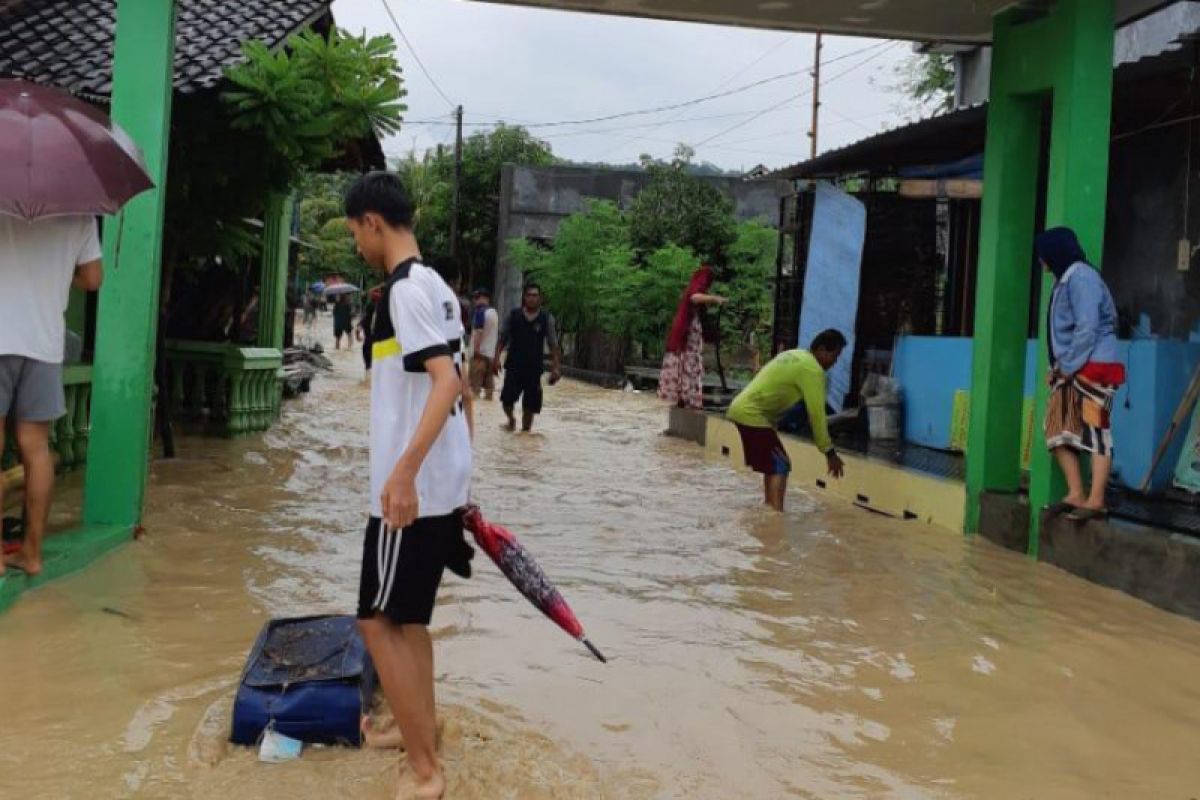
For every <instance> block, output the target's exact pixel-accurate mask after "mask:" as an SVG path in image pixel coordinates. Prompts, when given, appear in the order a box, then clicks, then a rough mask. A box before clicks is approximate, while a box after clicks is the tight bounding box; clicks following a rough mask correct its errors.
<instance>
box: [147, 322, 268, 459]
mask: <svg viewBox="0 0 1200 800" xmlns="http://www.w3.org/2000/svg"><path fill="white" fill-rule="evenodd" d="M167 365H168V369H167V374H168V380H169V382H170V383H169V385H170V392H171V405H172V408H174V409H175V413H176V415H177V416H178V417H179V418H180V419H182V420H183V421H184V422H187V423H191V424H197V425H200V426H202V427H203V428H204V429H205V430H206V431H209V432H212V433H216V434H218V435H221V436H240V435H243V434H247V433H258V432H261V431H265V430H267V429H268V428H270V427H271V425H273V424H274V423H275V420H277V419H278V418H279V410H280V404H281V402H282V397H283V381H282V378H281V376H280V369H281V367H282V366H283V354H282V353H281V352H280V351H278V350H276V349H274V348H270V347H240V346H238V345H234V344H223V343H220V342H194V341H183V340H171V341H168V342H167Z"/></svg>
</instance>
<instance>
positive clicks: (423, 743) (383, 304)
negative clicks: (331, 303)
mask: <svg viewBox="0 0 1200 800" xmlns="http://www.w3.org/2000/svg"><path fill="white" fill-rule="evenodd" d="M345 207H346V208H345V210H346V220H347V224H348V227H349V228H350V231H351V233H352V234H353V235H354V239H355V242H356V244H357V246H358V251H359V253H360V254H361V256H362V257H363V260H365V261H366V262H367V263H368V264H369V265H370V266H371V267H372V268H374V269H376V270H378V271H379V272H381V273H383V274H385V275H386V276H387V277H386V280H385V282H384V288H383V293H382V297H381V298H380V302H379V306H378V308H377V310H376V312H375V313H376V317H375V324H374V337H375V342H374V345H373V348H372V349H373V359H372V361H373V363H372V367H371V372H372V376H371V429H370V442H369V444H370V484H371V491H370V497H371V508H370V516H369V519H368V522H367V530H366V535H365V537H364V542H363V560H362V575H361V578H360V583H359V603H358V619H359V628H360V630H361V631H362V635H363V640H364V641H365V642H366V645H367V648H368V650H369V651H370V653H371V659H372V661H373V662H374V665H375V669H376V671H377V672H378V674H379V678H380V682H381V683H382V685H383V691H384V695H385V696H386V698H387V701H388V705H389V706H390V707H391V709H392V713H393V715H394V716H395V718H396V720H397V722H398V723H399V727H400V731H401V733H402V734H403V738H404V745H405V753H406V757H407V760H408V766H409V768H410V773H411V774H410V776H406V779H407V778H409V777H410V778H411V784H412V785H411V787H410V788H408V794H402V796H405V797H407V796H409V794H411V795H412V796H415V797H420V798H440V797H442V796H443V795H444V794H445V791H446V780H445V777H444V776H443V774H442V766H441V763H440V761H439V758H438V753H437V715H436V707H435V697H434V684H433V674H434V673H433V643H432V640H431V639H430V637H429V629H428V626H429V622H430V620H431V619H432V616H433V607H434V603H435V601H436V599H437V591H438V587H439V585H440V584H441V579H442V574H443V572H444V570H445V568H446V567H449V568H450V569H451V570H452V571H454V572H455V573H457V574H460V575H464V576H469V575H470V571H471V570H470V557H471V555H472V554H473V551H472V550H471V548H470V546H469V545H467V544H466V542H465V541H464V539H463V518H462V513H461V509H463V508H464V507H465V506H466V505H467V494H468V486H469V481H470V476H471V441H470V438H469V434H468V431H467V422H466V415H465V414H463V413H459V410H458V403H459V398H460V396H461V394H462V380H461V378H460V376H459V374H458V371H457V370H456V369H455V366H456V364H455V359H454V353H453V350H452V348H451V346H450V344H448V342H449V341H450V340H451V336H450V335H449V333H450V329H449V323H451V322H456V323H458V324H457V325H456V327H455V330H454V333H455V335H456V337H459V338H461V336H462V326H461V322H459V320H458V309H457V303H456V302H453V301H452V300H450V299H449V298H448V294H449V293H450V290H449V288H448V287H447V286H446V284H445V282H444V281H443V280H442V279H441V278H440V277H439V276H438V274H437V273H436V272H434V271H433V270H432V269H430V268H429V267H427V266H425V264H423V263H422V261H421V251H420V247H419V246H418V244H417V240H416V237H415V236H414V235H413V231H412V225H413V204H412V201H411V200H410V199H409V195H408V193H407V191H405V189H404V184H403V183H402V182H401V181H400V178H399V177H398V176H396V175H394V174H390V173H386V172H373V173H370V174H367V175H364V176H362V177H361V178H359V179H358V180H356V181H355V182H354V184H352V185H351V187H350V188H349V190H348V191H347V192H346V198H345Z"/></svg>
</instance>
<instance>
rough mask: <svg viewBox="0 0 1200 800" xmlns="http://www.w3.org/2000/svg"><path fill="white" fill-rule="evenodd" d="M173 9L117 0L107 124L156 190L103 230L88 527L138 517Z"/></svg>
mask: <svg viewBox="0 0 1200 800" xmlns="http://www.w3.org/2000/svg"><path fill="white" fill-rule="evenodd" d="M174 52H175V0H119V2H118V3H117V22H116V44H115V47H114V53H113V99H112V116H113V119H114V120H116V122H118V123H119V124H120V125H121V126H122V127H123V128H124V129H125V130H126V131H127V132H128V133H129V135H130V136H132V137H133V139H134V141H136V142H137V143H138V145H140V146H141V148H142V150H143V152H144V153H145V156H146V164H147V166H148V167H149V171H150V177H151V178H152V179H153V180H154V183H155V186H156V187H157V188H155V189H153V190H151V191H149V192H146V193H144V194H142V195H140V196H138V197H137V198H135V199H134V200H133V201H132V202H131V203H129V205H127V206H126V207H125V209H124V210H123V211H122V212H121V213H120V214H118V215H117V216H116V217H114V218H112V219H109V220H107V221H106V223H105V227H104V267H105V276H104V286H103V288H102V289H101V290H100V304H99V312H98V316H97V322H96V359H95V369H94V378H93V387H92V434H91V442H90V446H89V453H88V455H89V458H88V465H87V479H86V483H85V490H84V491H85V493H84V522H85V524H87V525H90V526H95V525H121V526H128V525H136V524H138V522H140V520H141V516H142V499H143V496H144V494H145V485H146V471H147V462H148V458H149V442H150V398H151V393H152V390H153V386H154V340H155V333H156V329H157V326H158V304H159V296H158V291H159V279H160V276H161V262H162V243H163V210H164V204H165V201H166V193H165V191H164V188H165V186H166V180H167V152H168V143H169V138H170V126H171V83H172V75H173V66H172V62H173V59H174Z"/></svg>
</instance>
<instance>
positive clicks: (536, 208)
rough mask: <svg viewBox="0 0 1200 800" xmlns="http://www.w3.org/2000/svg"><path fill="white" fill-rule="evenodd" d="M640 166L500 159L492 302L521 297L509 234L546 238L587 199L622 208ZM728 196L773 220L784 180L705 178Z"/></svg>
mask: <svg viewBox="0 0 1200 800" xmlns="http://www.w3.org/2000/svg"><path fill="white" fill-rule="evenodd" d="M648 180H649V177H648V176H647V175H646V174H645V173H642V172H625V171H621V170H604V169H598V168H594V167H571V166H556V167H517V166H513V165H512V164H506V165H505V166H504V169H503V171H502V173H501V181H500V226H499V228H500V233H499V237H500V241H499V246H498V249H497V257H496V283H495V291H496V297H495V301H496V307H497V308H499V309H501V310H506V309H510V308H514V307H515V306H516V305H517V304H518V303H520V302H521V282H522V276H521V273H520V270H518V269H517V268H516V267H514V266H513V265H512V264H510V263H509V261H508V246H507V245H508V242H509V240H511V239H527V238H528V239H547V240H552V239H553V238H554V237H555V235H556V234H557V233H558V226H559V225H560V224H561V223H562V221H563V220H564V219H566V218H567V217H569V216H571V215H572V214H575V213H578V212H580V211H583V209H584V205H585V203H586V201H587V200H589V199H599V200H612V201H615V202H616V203H617V204H618V205H620V206H621V207H622V208H626V207H628V205H629V204H630V202H632V200H633V198H634V197H636V196H637V194H638V192H640V191H641V190H642V188H643V187H644V186H645V185H646V183H647V181H648ZM705 180H707V181H708V182H710V183H712V184H714V185H716V186H717V187H718V188H719V189H721V191H722V192H724V193H725V195H726V196H727V197H729V198H730V199H732V200H733V202H734V209H735V211H734V213H735V214H736V215H737V218H738V219H739V220H742V221H749V220H759V221H761V222H764V223H766V224H768V225H771V226H772V227H776V226H778V224H779V200H780V198H782V197H784V196H786V195H790V194H791V193H792V192H791V187H790V186H789V184H788V182H787V181H766V180H757V181H746V180H742V179H741V178H706V179H705Z"/></svg>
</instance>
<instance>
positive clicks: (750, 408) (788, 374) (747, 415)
mask: <svg viewBox="0 0 1200 800" xmlns="http://www.w3.org/2000/svg"><path fill="white" fill-rule="evenodd" d="M801 400H803V401H804V407H805V409H806V410H807V411H808V420H809V422H810V423H811V424H812V432H813V440H814V441H815V442H816V445H817V449H818V450H820V451H821V452H822V453H826V452H828V451H829V450H830V449H832V447H833V440H832V439H830V438H829V426H828V425H827V424H826V420H825V370H824V369H823V368H822V367H821V365H820V363H818V361H817V359H816V358H814V357H813V354H812V353H810V352H808V351H807V350H788V351H785V352H783V353H780V354H779V355H777V356H775V358H773V359H771V362H770V363H769V364H767V365H766V366H765V367H763V368H762V369H761V370H760V371H759V373H758V374H757V375H755V376H754V380H752V381H751V382H750V385H749V386H747V387H746V388H745V389H743V390H742V393H741V394H739V395H738V396H737V397H736V398H734V401H733V403H732V404H731V405H730V406H729V412H728V413H727V414H726V416H727V417H728V418H729V419H731V420H732V421H734V422H736V423H738V424H739V425H746V426H748V427H751V428H773V427H775V423H776V422H778V420H779V418H780V417H782V416H783V415H784V414H785V413H786V412H787V411H788V410H789V409H790V408H792V407H793V406H794V405H796V404H797V403H799V402H800V401H801Z"/></svg>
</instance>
